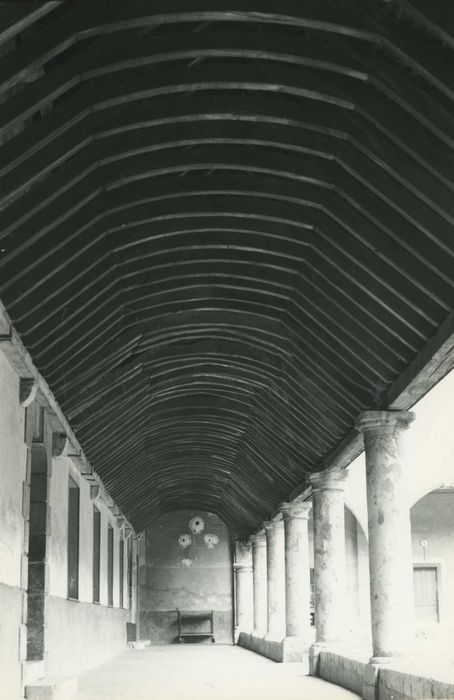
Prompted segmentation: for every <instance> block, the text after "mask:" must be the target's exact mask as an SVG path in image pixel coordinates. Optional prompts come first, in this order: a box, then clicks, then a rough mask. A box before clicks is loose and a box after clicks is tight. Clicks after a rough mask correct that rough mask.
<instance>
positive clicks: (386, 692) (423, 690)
mask: <svg viewBox="0 0 454 700" xmlns="http://www.w3.org/2000/svg"><path fill="white" fill-rule="evenodd" d="M393 663H394V664H397V663H402V661H400V662H397V661H396V660H393V661H391V660H390V662H389V665H388V664H386V665H376V664H371V663H366V662H364V661H360V660H358V659H355V658H352V657H349V656H345V655H343V654H342V653H340V652H333V651H328V650H325V651H323V650H321V651H320V654H319V663H318V676H319V677H320V678H322V679H323V680H325V681H329V682H330V683H335V684H336V685H341V686H343V687H344V688H348V689H349V690H352V691H353V692H354V693H357V694H358V695H361V696H362V697H363V698H364V699H365V700H376V698H379V700H415V699H420V700H425V698H438V699H439V700H446V699H448V698H454V684H452V683H446V682H442V681H439V680H436V679H434V678H431V677H428V676H423V675H417V674H413V673H411V672H410V671H407V670H406V669H404V668H396V667H394V666H393Z"/></svg>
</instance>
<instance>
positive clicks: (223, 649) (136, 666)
mask: <svg viewBox="0 0 454 700" xmlns="http://www.w3.org/2000/svg"><path fill="white" fill-rule="evenodd" d="M277 698H285V700H302V698H303V699H307V700H355V698H356V699H358V696H357V695H354V694H353V693H351V692H350V691H348V690H345V689H343V688H339V687H338V686H334V685H331V684H330V683H326V682H325V681H322V680H320V679H319V678H309V677H308V676H305V675H304V674H303V672H302V668H301V666H300V664H275V663H273V662H272V661H270V660H269V659H265V658H263V657H261V656H258V655H257V654H252V653H251V652H249V651H246V650H245V649H240V648H239V647H233V646H222V645H219V646H218V645H207V646H205V645H200V646H199V645H181V646H180V645H176V646H171V647H169V646H152V647H149V648H148V649H144V650H130V651H128V652H126V653H125V654H122V655H121V656H119V657H117V658H116V659H113V660H112V661H109V662H108V663H106V664H103V665H102V666H99V667H98V668H96V669H92V670H91V671H88V672H87V673H84V674H83V676H82V677H81V678H79V691H78V693H77V694H76V696H75V698H74V700H152V699H155V700H277Z"/></svg>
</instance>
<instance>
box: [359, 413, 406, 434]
mask: <svg viewBox="0 0 454 700" xmlns="http://www.w3.org/2000/svg"><path fill="white" fill-rule="evenodd" d="M414 419H415V414H414V413H413V411H363V412H362V413H360V415H359V416H358V418H357V419H356V427H357V429H358V430H360V431H361V432H362V433H366V432H369V431H371V432H379V433H381V432H388V431H394V430H396V428H397V429H400V430H407V428H408V427H409V425H410V423H411V422H412V421H413V420H414Z"/></svg>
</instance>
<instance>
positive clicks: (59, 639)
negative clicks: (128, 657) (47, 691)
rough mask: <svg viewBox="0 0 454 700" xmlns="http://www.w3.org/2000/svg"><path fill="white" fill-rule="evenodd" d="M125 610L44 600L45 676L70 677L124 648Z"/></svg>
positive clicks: (76, 602) (125, 647) (73, 602)
mask: <svg viewBox="0 0 454 700" xmlns="http://www.w3.org/2000/svg"><path fill="white" fill-rule="evenodd" d="M127 612H128V611H127V610H125V609H123V608H110V607H107V606H105V605H95V604H93V603H83V602H78V601H73V600H66V599H64V598H58V597H56V596H49V597H48V598H47V599H46V636H45V639H46V642H45V645H46V650H47V651H46V654H45V661H46V675H48V676H73V675H78V674H79V673H81V672H82V671H84V670H85V669H87V668H90V667H91V666H95V665H96V664H100V663H102V662H103V661H106V660H107V659H109V658H111V657H112V656H115V655H116V654H120V653H121V652H122V651H125V649H127V642H126V621H127Z"/></svg>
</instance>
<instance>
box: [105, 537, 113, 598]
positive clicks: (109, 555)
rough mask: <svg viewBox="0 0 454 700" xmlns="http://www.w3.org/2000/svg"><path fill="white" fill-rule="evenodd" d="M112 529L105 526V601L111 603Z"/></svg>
mask: <svg viewBox="0 0 454 700" xmlns="http://www.w3.org/2000/svg"><path fill="white" fill-rule="evenodd" d="M113 551H114V531H113V528H112V526H111V525H108V526H107V603H108V604H109V605H113V577H114V576H113V574H114V558H113Z"/></svg>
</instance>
